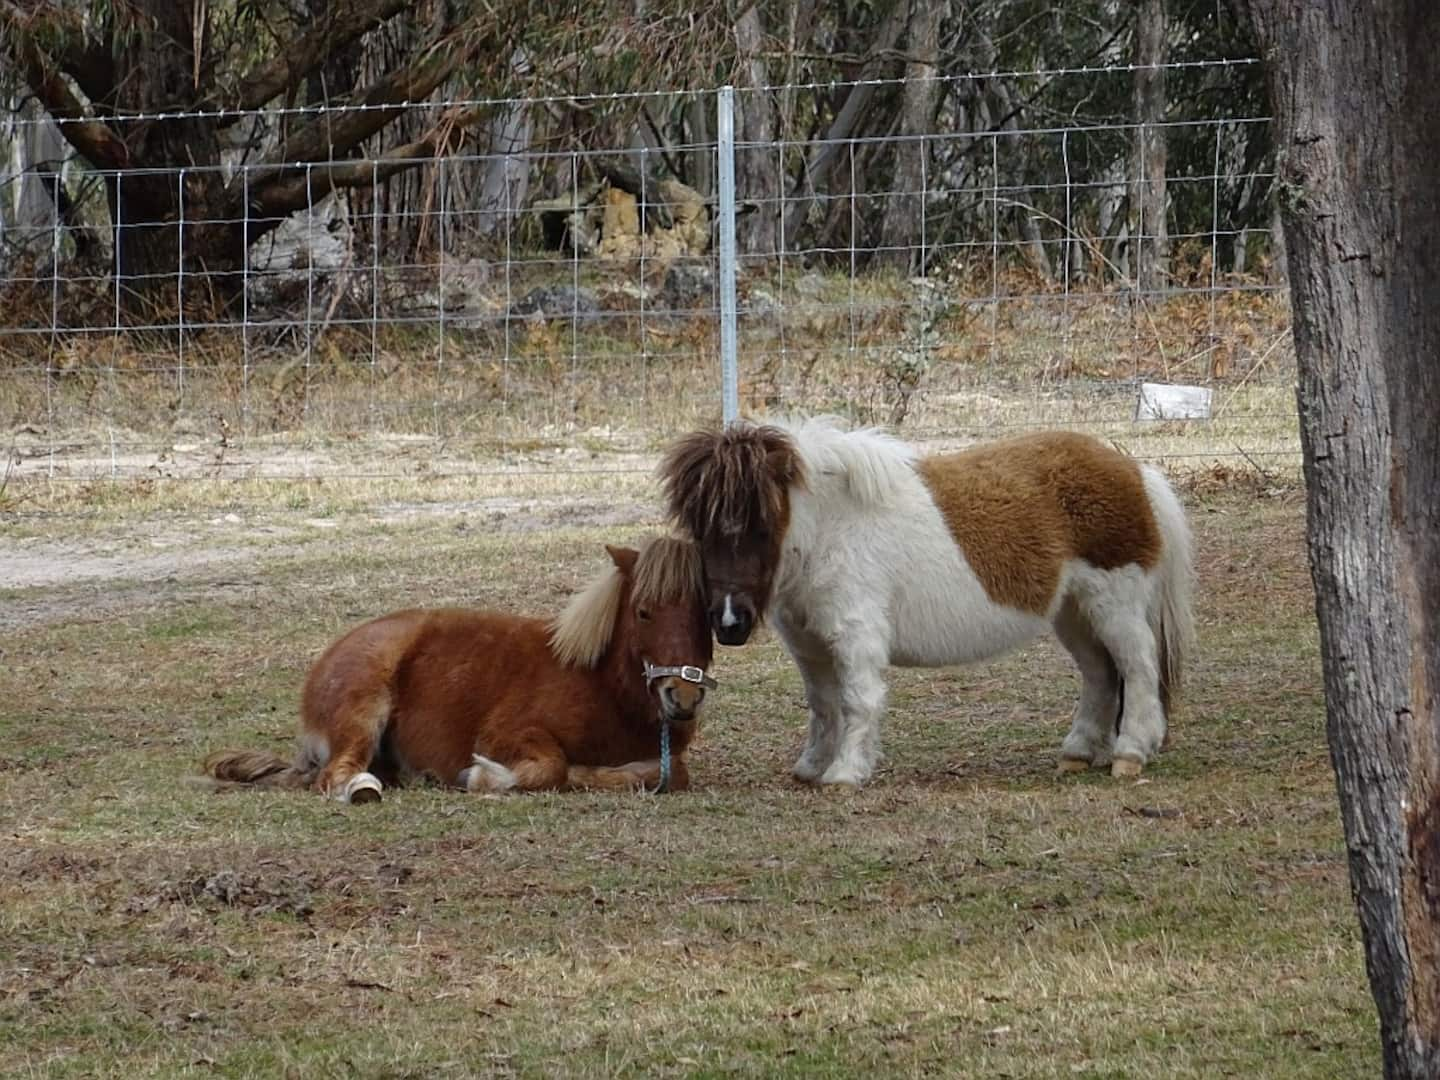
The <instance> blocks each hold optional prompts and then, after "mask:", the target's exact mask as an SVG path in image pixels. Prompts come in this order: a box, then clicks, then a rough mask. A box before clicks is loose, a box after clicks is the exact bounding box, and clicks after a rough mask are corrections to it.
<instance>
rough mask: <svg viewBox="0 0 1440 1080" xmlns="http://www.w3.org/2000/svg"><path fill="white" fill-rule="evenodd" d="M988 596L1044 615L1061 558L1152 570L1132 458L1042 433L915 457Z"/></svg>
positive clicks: (1153, 551)
mask: <svg viewBox="0 0 1440 1080" xmlns="http://www.w3.org/2000/svg"><path fill="white" fill-rule="evenodd" d="M916 469H917V470H918V471H919V473H920V478H921V479H922V480H923V481H924V483H925V486H926V487H927V488H929V490H930V495H931V497H932V498H934V500H935V503H936V505H937V506H938V507H939V508H940V512H941V513H942V514H943V515H944V517H945V523H946V525H947V526H949V529H950V535H951V536H953V537H954V538H955V543H956V544H958V545H959V546H960V550H961V551H963V552H964V553H965V558H966V561H968V562H969V563H970V566H971V568H972V569H974V571H975V575H976V576H977V577H978V578H979V579H980V584H981V585H983V586H984V588H985V594H986V595H987V596H988V597H989V598H990V599H991V600H992V601H994V602H995V603H997V604H1003V605H1005V606H1006V607H1011V608H1016V609H1018V610H1020V611H1028V612H1033V613H1035V614H1037V615H1043V614H1045V613H1046V612H1047V611H1048V610H1049V609H1050V603H1051V601H1052V600H1053V599H1054V596H1055V590H1056V589H1057V588H1059V586H1060V571H1061V569H1062V567H1063V566H1064V564H1065V562H1066V561H1067V560H1069V559H1083V560H1084V561H1086V562H1088V563H1090V565H1092V566H1096V567H1099V568H1100V569H1102V570H1113V569H1116V568H1118V567H1122V566H1131V565H1138V566H1140V567H1142V568H1143V569H1146V570H1148V569H1150V568H1151V567H1153V566H1154V565H1155V564H1156V562H1157V561H1158V560H1159V558H1160V552H1161V548H1162V547H1163V540H1162V538H1161V535H1160V526H1159V523H1158V522H1157V521H1156V520H1155V514H1154V511H1153V510H1152V509H1151V507H1150V500H1149V498H1148V497H1147V496H1146V494H1145V483H1144V480H1143V479H1142V477H1141V475H1140V466H1139V465H1138V464H1137V463H1136V462H1135V461H1134V459H1132V458H1130V457H1127V456H1126V455H1124V454H1122V453H1120V452H1119V451H1117V450H1113V449H1111V448H1110V447H1108V446H1106V445H1105V444H1104V443H1102V442H1100V441H1099V440H1098V439H1093V438H1091V437H1090V436H1088V435H1081V434H1078V433H1075V432H1069V431H1046V432H1039V433H1036V434H1033V435H1020V436H1017V437H1016V438H1013V439H1004V440H1001V441H1000V442H994V443H987V444H986V445H984V446H977V447H973V448H971V449H969V450H962V451H960V452H959V453H955V454H937V455H934V456H932V457H927V458H923V459H921V461H920V462H919V463H918V464H917V465H916Z"/></svg>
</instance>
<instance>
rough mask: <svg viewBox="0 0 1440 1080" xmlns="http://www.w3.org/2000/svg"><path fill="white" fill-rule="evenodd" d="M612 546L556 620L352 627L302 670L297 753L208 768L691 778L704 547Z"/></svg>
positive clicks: (282, 775)
mask: <svg viewBox="0 0 1440 1080" xmlns="http://www.w3.org/2000/svg"><path fill="white" fill-rule="evenodd" d="M606 551H608V552H609V553H610V558H611V561H612V562H613V564H614V565H613V566H611V567H610V568H609V569H607V570H606V571H605V572H604V573H603V574H601V575H600V576H599V577H598V578H596V579H595V580H594V581H593V582H591V584H590V585H589V586H588V587H587V588H586V589H585V590H584V591H582V592H580V593H579V594H577V595H576V596H575V598H574V599H573V600H571V602H570V604H569V605H568V606H567V607H566V608H565V610H564V611H563V612H561V614H560V615H559V616H558V617H557V618H555V619H553V620H550V621H545V620H543V619H533V618H524V617H521V616H516V615H502V614H496V613H494V612H485V611H468V610H461V609H454V608H439V609H429V610H411V611H397V612H394V613H393V614H390V615H384V616H382V617H380V618H378V619H375V620H373V621H371V622H368V623H364V624H363V625H361V626H358V627H356V628H355V629H354V630H351V631H350V632H349V633H348V634H346V635H345V636H344V637H342V638H340V640H338V641H336V642H335V643H334V644H333V645H331V646H330V647H329V648H328V649H327V650H326V651H325V653H324V655H323V656H321V657H320V659H319V660H317V661H316V662H315V665H314V666H313V667H312V668H311V669H310V674H309V676H308V677H307V678H306V680H305V691H304V694H303V697H302V702H301V718H300V728H301V740H300V743H301V745H300V751H299V755H298V757H297V758H296V759H295V760H294V761H293V762H290V761H287V760H286V759H284V758H281V757H278V756H277V755H275V754H272V753H269V752H266V751H254V750H240V751H225V752H222V753H218V754H212V755H211V756H210V757H209V758H207V759H206V761H205V763H204V765H203V769H204V771H205V772H206V773H207V774H209V776H211V777H213V778H214V779H215V780H217V781H222V782H229V783H239V784H260V785H262V786H267V787H304V786H307V785H309V786H312V787H314V788H315V789H317V790H319V791H322V792H328V793H329V794H331V795H333V796H335V797H336V798H338V799H340V800H342V801H343V802H357V803H358V802H378V801H379V800H380V797H381V791H382V789H383V786H384V784H395V783H398V782H400V781H401V780H403V779H405V778H407V777H411V776H415V775H429V776H431V777H434V778H435V779H437V780H439V781H440V782H441V783H445V784H450V785H453V786H456V787H461V788H465V789H466V790H469V791H509V790H512V789H518V790H523V791H536V790H543V789H570V788H636V787H642V786H650V787H655V786H659V787H668V788H669V789H676V790H678V789H682V788H685V787H687V786H688V785H689V773H688V771H687V769H686V766H685V750H686V748H687V746H688V745H689V743H690V740H691V738H692V737H693V735H694V733H695V727H696V723H697V718H698V713H699V709H700V704H701V701H702V700H703V699H704V697H705V691H706V689H707V688H713V687H714V686H715V682H714V680H713V679H711V678H710V677H709V676H708V675H707V674H706V673H705V668H706V667H708V666H709V664H710V660H711V655H712V650H713V646H712V644H711V640H710V628H709V626H708V625H707V623H706V620H705V595H704V585H703V578H702V576H701V564H700V556H699V553H698V551H697V550H696V548H695V545H694V544H693V543H691V542H690V541H687V540H679V539H675V538H670V537H661V538H657V539H652V540H650V541H649V542H648V543H646V544H645V545H644V546H643V547H642V548H641V549H640V550H639V551H638V552H637V551H634V550H631V549H629V548H612V547H609V546H608V545H607V547H606ZM672 751H673V755H674V757H673V764H672V761H671V759H670V753H671V752H672ZM657 753H658V756H657ZM667 773H668V775H667ZM381 777H383V778H384V779H383V780H382V779H381Z"/></svg>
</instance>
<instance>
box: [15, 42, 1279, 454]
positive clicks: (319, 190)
mask: <svg viewBox="0 0 1440 1080" xmlns="http://www.w3.org/2000/svg"><path fill="white" fill-rule="evenodd" d="M1249 63H1250V62H1249V61H1239V62H1237V61H1215V62H1206V63H1187V64H1183V65H1171V67H1170V69H1169V73H1170V74H1171V75H1172V77H1174V78H1176V79H1182V80H1183V79H1190V80H1191V81H1192V82H1193V84H1194V85H1195V86H1196V87H1199V88H1200V90H1203V91H1204V94H1203V95H1202V94H1200V93H1199V91H1197V93H1196V94H1194V95H1190V96H1189V97H1184V96H1178V95H1177V96H1176V98H1175V99H1174V100H1173V101H1172V104H1171V107H1170V108H1169V109H1168V110H1167V111H1166V113H1165V114H1164V116H1163V117H1161V118H1159V119H1153V118H1152V120H1150V121H1142V120H1139V119H1137V118H1136V117H1135V116H1134V115H1132V110H1130V109H1129V108H1128V106H1127V107H1125V108H1120V107H1119V106H1117V105H1116V104H1115V103H1117V102H1119V103H1122V104H1123V103H1125V102H1128V97H1127V94H1128V93H1129V87H1130V86H1131V84H1132V82H1133V80H1134V77H1135V73H1136V70H1137V69H1136V68H1134V67H1130V66H1116V67H1108V68H1102V69H1088V68H1087V69H1073V70H1062V71H1037V72H1015V73H1007V74H1008V75H1010V76H1013V78H1012V79H1010V80H1009V81H1008V82H1005V83H1004V85H1007V86H1010V87H1011V88H1012V89H1011V90H1009V91H1007V93H1011V94H1013V93H1014V89H1013V88H1014V87H1016V86H1018V87H1020V88H1022V89H1027V93H1028V95H1029V96H1028V97H1027V98H1026V100H1025V102H1024V107H1023V108H1020V107H1018V105H1016V104H1015V103H1012V102H1009V101H1007V100H1006V97H1005V95H1004V94H999V95H998V96H997V92H996V91H995V87H997V86H1000V85H1002V83H1001V80H999V78H998V75H997V73H989V74H987V75H977V76H965V77H961V78H948V77H947V78H936V79H929V80H913V79H912V80H909V81H904V80H877V81H874V82H870V83H849V84H825V85H823V86H822V85H806V86H792V85H785V86H767V87H758V88H738V89H736V90H735V91H733V92H730V91H715V92H703V93H697V92H684V93H657V94H626V95H613V96H610V97H607V98H603V99H594V100H593V101H587V102H585V103H583V104H584V105H585V106H586V107H591V108H600V107H606V108H614V109H616V110H617V112H620V113H623V114H624V115H625V116H627V117H630V118H632V119H633V118H634V117H636V116H643V117H646V118H648V119H650V123H649V131H650V134H651V136H652V137H650V138H648V139H645V140H637V139H635V138H633V137H630V136H628V135H627V136H625V137H623V138H622V137H621V136H620V135H617V136H616V137H615V139H614V141H613V142H611V143H605V144H602V145H595V144H594V142H593V140H592V141H591V142H590V143H587V144H585V145H564V146H557V145H554V144H553V143H547V142H546V141H544V140H542V139H539V138H537V137H536V134H535V128H534V125H533V124H532V123H531V121H530V119H529V118H532V117H534V116H536V115H540V114H543V113H544V112H545V110H546V109H548V108H550V107H552V106H553V105H554V104H555V102H554V101H552V100H551V99H516V100H506V101H494V102H469V101H467V102H448V101H447V102H433V101H432V102H426V103H423V106H422V105H417V106H416V108H417V109H419V108H423V109H424V110H426V115H427V116H429V117H431V118H432V119H433V120H435V123H437V124H439V125H440V126H441V127H443V126H444V125H445V124H446V123H447V122H453V124H454V126H455V127H456V128H457V129H458V128H459V126H460V125H462V124H463V123H465V122H468V121H469V119H472V118H473V117H474V116H475V115H477V113H476V110H483V111H484V115H485V116H486V117H487V118H488V119H487V121H486V123H487V125H488V126H487V128H486V130H487V131H488V136H487V138H486V139H484V140H479V141H478V142H479V144H481V145H480V148H479V149H477V148H476V146H477V143H476V142H475V141H472V142H468V143H467V142H464V141H460V140H455V141H445V140H442V141H441V143H440V144H439V146H438V148H434V147H432V148H430V149H429V151H428V152H426V153H423V154H422V153H415V152H414V151H413V147H414V146H416V145H418V144H415V143H413V142H412V143H410V144H408V145H409V147H410V148H411V149H410V150H409V151H408V152H407V147H406V145H401V146H398V147H382V146H380V145H379V144H377V145H376V147H375V149H374V151H373V152H369V151H367V156H364V157H352V158H346V159H344V160H341V161H334V162H319V163H316V162H310V163H307V164H297V165H291V166H276V165H274V164H259V163H257V159H258V157H259V155H256V154H254V153H253V149H254V147H255V146H256V145H260V144H264V143H266V142H267V140H268V142H269V143H270V144H271V145H272V146H273V145H281V146H283V145H285V143H284V139H285V137H286V136H285V131H286V121H287V116H286V113H287V110H270V111H268V112H265V113H256V114H245V115H243V116H237V117H233V118H229V119H228V121H227V125H228V126H227V130H230V131H232V132H234V137H233V138H232V140H231V142H232V145H231V149H229V150H227V152H226V155H225V157H224V160H223V162H222V164H220V165H216V166H209V167H201V166H197V167H194V168H185V169H176V170H169V171H156V170H129V171H104V170H94V169H91V168H89V167H87V166H86V165H85V164H84V163H83V162H81V161H79V160H78V159H73V158H72V159H68V160H66V159H64V158H63V147H64V139H63V137H62V136H63V132H60V130H59V129H58V128H57V127H56V122H55V121H53V120H50V119H47V118H43V117H38V116H25V115H20V116H14V115H12V116H11V118H10V119H9V120H8V121H7V123H6V126H5V127H4V128H0V140H4V141H5V142H6V145H7V152H6V154H5V159H4V160H5V171H4V172H3V173H0V227H3V230H4V231H3V234H0V260H3V261H0V298H3V307H0V371H3V374H4V378H3V390H0V415H3V421H4V424H5V432H6V434H8V435H9V436H10V438H9V443H10V457H11V465H10V474H11V476H12V478H13V479H15V480H17V481H24V480H26V479H44V480H52V481H85V482H90V481H95V480H101V479H127V478H135V477H150V478H156V477H163V478H175V479H223V480H228V479H234V478H255V477H265V478H276V479H288V478H301V477H305V478H313V477H320V476H332V477H351V478H359V479H363V478H366V477H385V476H413V475H427V476H446V475H452V476H453V475H476V474H486V475H502V474H506V473H514V474H524V475H540V474H545V473H551V474H560V473H564V474H575V475H580V476H581V477H582V482H584V483H593V482H599V481H598V480H597V479H596V478H597V477H599V476H609V475H614V474H617V473H627V472H632V471H636V470H644V469H645V468H647V467H648V456H649V455H651V454H652V453H653V452H654V451H655V449H656V448H657V447H658V446H659V445H660V444H661V443H663V441H664V440H665V439H666V438H668V437H669V436H670V435H673V434H674V433H676V432H678V431H682V430H685V429H687V428H689V427H692V426H695V425H698V424H702V423H713V422H717V421H719V420H720V418H721V416H722V409H723V406H724V401H723V386H724V378H723V371H722V355H723V353H724V351H725V349H724V348H723V346H725V345H726V344H727V337H728V338H730V339H731V340H733V342H734V344H735V353H736V356H737V362H736V368H735V370H734V372H733V374H732V386H733V394H734V396H735V398H736V404H738V407H739V410H740V412H742V413H744V414H749V415H760V414H765V413H771V414H776V413H814V412H827V413H838V414H841V415H844V416H847V417H849V418H851V419H853V420H854V421H856V422H861V423H880V424H885V425H889V426H891V427H893V428H895V429H897V430H898V431H900V432H901V433H902V434H904V435H906V436H908V437H910V438H913V439H915V440H916V441H924V442H935V443H960V442H964V441H968V440H970V439H975V438H987V437H993V436H996V435H999V434H1003V433H1005V432H1009V431H1014V430H1020V429H1025V428H1029V427H1037V426H1051V425H1063V426H1069V427H1081V428H1085V429H1089V430H1094V431H1096V432H1099V433H1101V434H1104V435H1108V436H1109V437H1111V438H1113V439H1115V440H1116V441H1117V442H1120V443H1122V444H1124V445H1126V446H1127V447H1128V448H1130V449H1132V450H1134V451H1135V452H1137V453H1140V454H1143V455H1145V456H1149V457H1164V458H1169V459H1171V460H1172V461H1174V462H1176V463H1177V464H1179V463H1182V462H1186V461H1191V462H1195V463H1201V464H1204V463H1209V462H1215V461H1223V460H1226V459H1237V460H1239V459H1243V460H1245V461H1248V462H1249V463H1251V464H1254V463H1257V462H1266V461H1274V462H1287V461H1293V460H1295V458H1296V449H1297V447H1296V440H1295V434H1294V431H1295V420H1294V410H1293V404H1292V401H1291V394H1290V386H1291V385H1292V377H1293V357H1292V354H1291V350H1290V344H1289V335H1288V314H1287V311H1288V309H1287V298H1286V295H1285V287H1284V282H1283V279H1282V276H1281V269H1280V265H1281V260H1280V259H1279V258H1278V251H1277V240H1278V237H1277V235H1276V234H1275V231H1274V229H1273V227H1272V220H1273V219H1272V216H1271V211H1270V209H1269V208H1270V204H1271V201H1272V200H1271V199H1270V198H1269V186H1270V182H1271V179H1272V175H1271V172H1270V166H1269V164H1268V162H1269V154H1268V142H1267V141H1266V140H1267V139H1268V126H1267V123H1266V117H1264V116H1262V115H1248V114H1243V113H1241V114H1236V115H1228V114H1223V113H1217V110H1216V108H1215V107H1214V105H1213V102H1214V101H1216V100H1224V99H1225V93H1226V80H1227V79H1228V78H1230V77H1231V75H1232V74H1233V73H1234V72H1236V71H1238V70H1241V69H1243V68H1244V67H1245V66H1246V65H1248V64H1249ZM887 95H889V96H891V97H892V98H893V99H894V100H896V101H898V102H899V103H900V104H899V105H898V106H897V109H896V115H898V116H899V117H901V122H900V123H899V124H898V125H897V126H896V128H895V130H891V131H888V132H886V133H884V134H882V135H875V134H864V133H861V129H859V128H853V127H852V128H851V129H849V130H847V128H846V125H845V117H846V115H847V114H846V110H847V109H848V108H850V106H851V105H852V104H854V103H855V102H856V101H857V100H858V99H863V100H864V101H871V102H873V101H875V100H879V99H882V98H884V97H885V96H887ZM557 100H558V99H557ZM1092 101H1099V102H1103V103H1108V104H1105V105H1104V107H1090V106H1087V105H1086V103H1087V102H1092ZM1186 101H1206V102H1209V103H1210V104H1208V105H1207V106H1206V107H1205V108H1204V109H1197V112H1196V115H1194V116H1186V115H1185V114H1184V112H1185V110H1184V102H1186ZM564 104H565V105H566V107H572V106H574V105H575V104H576V103H575V102H574V100H573V99H565V102H564ZM912 106H913V108H912ZM864 107H865V106H864V105H863V103H862V104H861V105H857V106H856V109H859V108H864ZM295 111H296V112H303V113H305V114H306V115H305V121H306V123H307V124H313V122H314V121H315V120H316V119H319V120H323V121H325V122H333V123H336V124H339V123H344V122H346V120H347V117H348V116H349V115H350V112H349V111H347V110H325V109H318V108H309V109H306V110H295ZM656 116H659V117H662V118H664V117H679V118H681V121H677V122H675V123H670V122H665V121H663V120H662V122H659V123H657V122H655V121H654V119H653V118H654V117H656ZM910 117H919V118H921V120H923V122H921V121H917V122H915V123H911V122H909V119H908V118H910ZM446 118H449V120H448V121H447V119H446ZM925 118H928V119H925ZM187 119H189V118H188V117H184V116H182V117H135V118H127V122H132V123H136V124H140V123H151V124H154V123H167V122H184V121H185V120H187ZM290 119H291V120H293V118H290ZM297 123H298V122H297ZM432 126H433V125H432ZM307 130H308V129H307ZM614 130H616V131H626V130H628V129H627V128H626V127H625V126H624V125H616V126H615V128H614ZM867 130H868V129H867ZM37 155H46V156H44V158H43V160H35V159H36V157H37ZM401 176H403V177H405V178H406V180H405V188H404V197H403V198H400V197H398V196H397V194H396V191H395V186H394V185H393V184H389V183H387V181H388V180H391V179H393V178H396V177H401ZM732 236H733V237H734V238H735V243H734V245H733V248H732V247H731V246H730V245H729V244H728V243H725V242H722V241H726V240H728V238H729V237H732ZM732 282H733V285H732ZM732 288H733V294H732V292H731V289H732ZM1146 383H1165V384H1185V385H1189V386H1194V387H1199V388H1201V390H1202V391H1203V393H1201V394H1200V395H1199V399H1200V400H1203V402H1204V404H1203V407H1201V408H1199V409H1198V410H1196V412H1197V414H1196V415H1193V416H1190V418H1187V419H1166V418H1165V413H1164V411H1163V410H1161V411H1160V412H1158V413H1154V415H1155V416H1158V417H1159V420H1158V422H1157V421H1156V420H1155V419H1137V415H1138V414H1137V402H1139V401H1140V398H1141V387H1142V386H1143V385H1144V384H1146ZM1187 400H1189V401H1190V402H1191V403H1192V404H1193V402H1194V401H1195V400H1197V397H1196V396H1195V395H1193V394H1192V395H1191V397H1190V398H1188V399H1187Z"/></svg>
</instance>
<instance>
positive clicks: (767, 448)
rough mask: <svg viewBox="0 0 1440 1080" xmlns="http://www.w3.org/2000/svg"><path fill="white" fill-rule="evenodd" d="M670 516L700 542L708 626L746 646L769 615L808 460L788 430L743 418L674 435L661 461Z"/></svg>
mask: <svg viewBox="0 0 1440 1080" xmlns="http://www.w3.org/2000/svg"><path fill="white" fill-rule="evenodd" d="M660 482H661V485H662V487H663V488H664V491H665V499H666V502H667V503H668V505H669V510H670V514H671V516H672V517H673V518H674V519H675V520H676V521H677V522H679V524H680V526H681V527H682V528H683V529H685V531H686V532H688V533H689V534H690V535H691V536H693V537H694V538H695V540H696V542H697V543H698V544H699V545H700V554H701V558H702V559H703V561H704V567H705V579H706V587H707V592H708V604H709V618H710V627H711V629H712V630H714V631H715V638H716V640H718V641H719V642H720V644H722V645H744V644H745V642H746V641H747V640H749V638H750V633H751V631H752V630H754V629H755V625H756V624H757V623H758V622H759V621H760V620H761V618H763V617H764V614H765V607H766V605H767V604H768V603H769V601H770V591H771V588H772V586H773V585H774V583H775V569H776V567H777V566H778V565H779V563H780V552H781V549H782V545H783V544H784V541H785V533H786V530H787V529H789V527H790V489H791V488H792V487H803V486H804V485H805V464H804V462H803V461H802V460H801V457H800V452H799V450H798V449H796V446H795V443H794V441H793V440H792V439H791V437H790V435H789V433H788V432H786V431H785V430H784V429H783V428H778V427H773V426H770V425H766V424H752V423H749V422H747V421H739V422H736V423H734V424H731V425H730V426H729V427H725V428H721V429H711V430H707V431H696V432H693V433H691V434H689V435H685V436H682V437H681V438H679V439H677V440H676V441H675V442H674V443H673V444H672V445H671V446H670V449H669V450H667V451H666V452H665V456H664V458H663V459H662V461H661V463H660Z"/></svg>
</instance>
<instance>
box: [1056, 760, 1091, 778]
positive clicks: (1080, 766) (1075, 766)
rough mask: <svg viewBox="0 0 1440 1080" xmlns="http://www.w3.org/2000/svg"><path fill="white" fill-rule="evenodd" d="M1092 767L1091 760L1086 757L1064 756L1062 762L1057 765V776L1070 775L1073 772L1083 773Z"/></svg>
mask: <svg viewBox="0 0 1440 1080" xmlns="http://www.w3.org/2000/svg"><path fill="white" fill-rule="evenodd" d="M1089 768H1090V762H1088V761H1086V760H1085V759H1084V758H1078V757H1062V758H1061V759H1060V764H1058V765H1056V766H1055V774H1056V775H1057V776H1069V775H1070V774H1071V773H1082V772H1085V771H1086V770H1088V769H1089Z"/></svg>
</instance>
